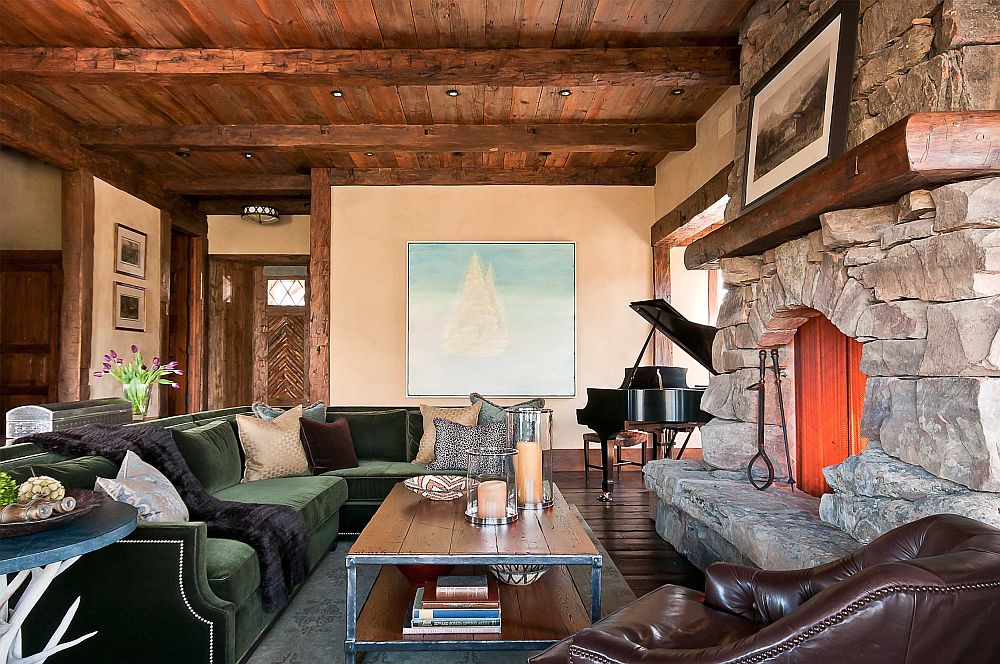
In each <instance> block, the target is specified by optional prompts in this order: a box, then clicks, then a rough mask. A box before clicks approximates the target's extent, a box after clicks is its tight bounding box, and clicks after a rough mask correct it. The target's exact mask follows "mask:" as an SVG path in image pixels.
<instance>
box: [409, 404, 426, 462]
mask: <svg viewBox="0 0 1000 664" xmlns="http://www.w3.org/2000/svg"><path fill="white" fill-rule="evenodd" d="M423 435H424V416H423V415H421V414H420V410H408V411H406V460H407V461H413V460H414V459H416V458H417V453H418V452H419V451H420V439H421V438H423Z"/></svg>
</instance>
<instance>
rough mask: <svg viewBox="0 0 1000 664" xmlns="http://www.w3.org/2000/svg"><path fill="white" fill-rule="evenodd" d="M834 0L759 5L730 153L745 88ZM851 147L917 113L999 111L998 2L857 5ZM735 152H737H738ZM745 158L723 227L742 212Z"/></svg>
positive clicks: (745, 39) (746, 43)
mask: <svg viewBox="0 0 1000 664" xmlns="http://www.w3.org/2000/svg"><path fill="white" fill-rule="evenodd" d="M834 4H835V0H758V2H757V3H755V4H754V5H753V6H752V7H751V9H750V12H749V13H748V14H747V16H746V18H745V19H744V22H743V25H742V29H741V32H740V34H741V45H742V54H741V73H740V88H741V89H740V96H741V102H740V104H739V106H738V107H737V114H736V130H737V136H736V145H737V146H744V145H746V136H747V125H748V118H749V110H750V104H749V97H750V90H751V88H752V87H753V86H754V85H756V84H757V82H758V81H760V79H761V78H762V77H763V76H764V75H765V74H766V73H767V72H768V70H769V69H770V68H771V67H772V66H774V64H775V63H776V62H777V61H778V60H779V59H780V58H781V57H782V56H783V55H784V54H785V53H786V52H787V51H788V50H789V49H790V48H791V47H792V46H793V45H794V44H795V42H796V41H797V40H798V39H799V38H800V37H801V36H802V35H803V34H805V33H806V32H807V31H808V30H809V28H810V27H812V26H813V25H814V24H815V23H816V21H818V20H819V19H820V18H821V17H822V16H823V14H825V13H826V11H827V10H829V9H830V8H831V7H832V6H833V5H834ZM859 8H860V18H859V25H858V39H857V45H856V52H855V55H856V57H855V62H854V80H853V84H852V88H851V105H850V119H849V124H848V140H847V143H848V148H852V147H854V146H856V145H857V144H859V143H861V142H863V141H865V140H866V139H868V138H871V137H872V136H874V135H875V134H877V133H878V132H879V131H881V130H883V129H885V128H886V127H888V126H889V125H891V124H893V123H894V122H896V121H898V120H901V119H902V118H904V117H906V116H907V115H910V114H911V113H915V112H918V111H958V110H983V109H997V108H1000V77H998V76H997V75H996V72H997V71H1000V9H998V4H997V0H861V2H860V5H859ZM737 151H738V152H741V153H742V149H738V150H737ZM743 169H744V159H743V155H742V154H740V155H739V156H737V158H736V162H735V167H734V168H733V172H732V174H731V175H730V180H729V185H730V186H729V196H730V199H729V206H728V207H727V209H726V219H727V220H731V219H733V218H735V217H736V216H738V214H739V211H740V209H741V207H742V177H743Z"/></svg>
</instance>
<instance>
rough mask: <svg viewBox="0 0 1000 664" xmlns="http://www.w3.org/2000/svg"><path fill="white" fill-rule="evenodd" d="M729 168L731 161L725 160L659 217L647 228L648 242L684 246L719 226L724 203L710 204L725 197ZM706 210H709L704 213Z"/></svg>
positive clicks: (730, 169) (726, 197)
mask: <svg viewBox="0 0 1000 664" xmlns="http://www.w3.org/2000/svg"><path fill="white" fill-rule="evenodd" d="M732 170H733V163H732V162H729V164H727V165H726V166H725V167H724V168H723V169H722V170H721V171H719V172H718V173H716V174H715V175H714V176H712V178H711V179H710V180H709V181H708V182H706V183H705V184H703V185H702V186H701V187H699V188H698V190H697V191H696V192H694V193H693V194H691V195H690V196H688V197H687V198H685V199H684V200H683V201H682V202H681V203H680V204H678V205H677V207H675V208H674V209H673V210H671V211H670V212H668V213H666V214H665V215H663V216H662V217H660V219H659V220H658V221H657V222H656V223H655V224H653V227H652V229H650V242H651V243H652V245H653V246H654V247H655V246H658V245H661V244H662V245H664V246H669V247H680V246H684V245H686V244H690V243H691V242H693V241H694V240H696V239H697V238H699V237H702V236H703V235H705V234H707V233H708V232H710V231H711V230H714V229H716V228H718V227H719V226H721V225H722V221H723V214H724V213H725V203H723V204H722V206H721V208H722V209H721V210H719V209H713V208H717V207H719V206H718V202H719V201H722V200H723V199H725V200H726V201H728V200H729V199H728V196H727V194H726V192H727V190H728V188H729V173H730V172H731V171H732ZM709 210H711V213H710V214H705V213H706V211H709Z"/></svg>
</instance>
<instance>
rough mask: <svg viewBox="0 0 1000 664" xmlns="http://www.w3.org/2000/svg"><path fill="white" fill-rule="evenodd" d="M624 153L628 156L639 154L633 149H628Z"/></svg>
mask: <svg viewBox="0 0 1000 664" xmlns="http://www.w3.org/2000/svg"><path fill="white" fill-rule="evenodd" d="M626 154H627V155H628V156H630V157H634V156H636V155H637V154H639V153H638V152H636V151H635V150H629V151H628V152H627V153H626Z"/></svg>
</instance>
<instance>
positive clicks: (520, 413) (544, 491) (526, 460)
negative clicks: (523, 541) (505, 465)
mask: <svg viewBox="0 0 1000 664" xmlns="http://www.w3.org/2000/svg"><path fill="white" fill-rule="evenodd" d="M507 444H508V446H509V447H510V448H511V449H513V450H516V451H517V456H516V457H514V465H515V475H516V478H517V506H518V507H519V508H521V509H523V510H540V509H545V508H546V507H551V506H552V411H551V410H550V409H548V408H514V409H511V410H508V411H507Z"/></svg>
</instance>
